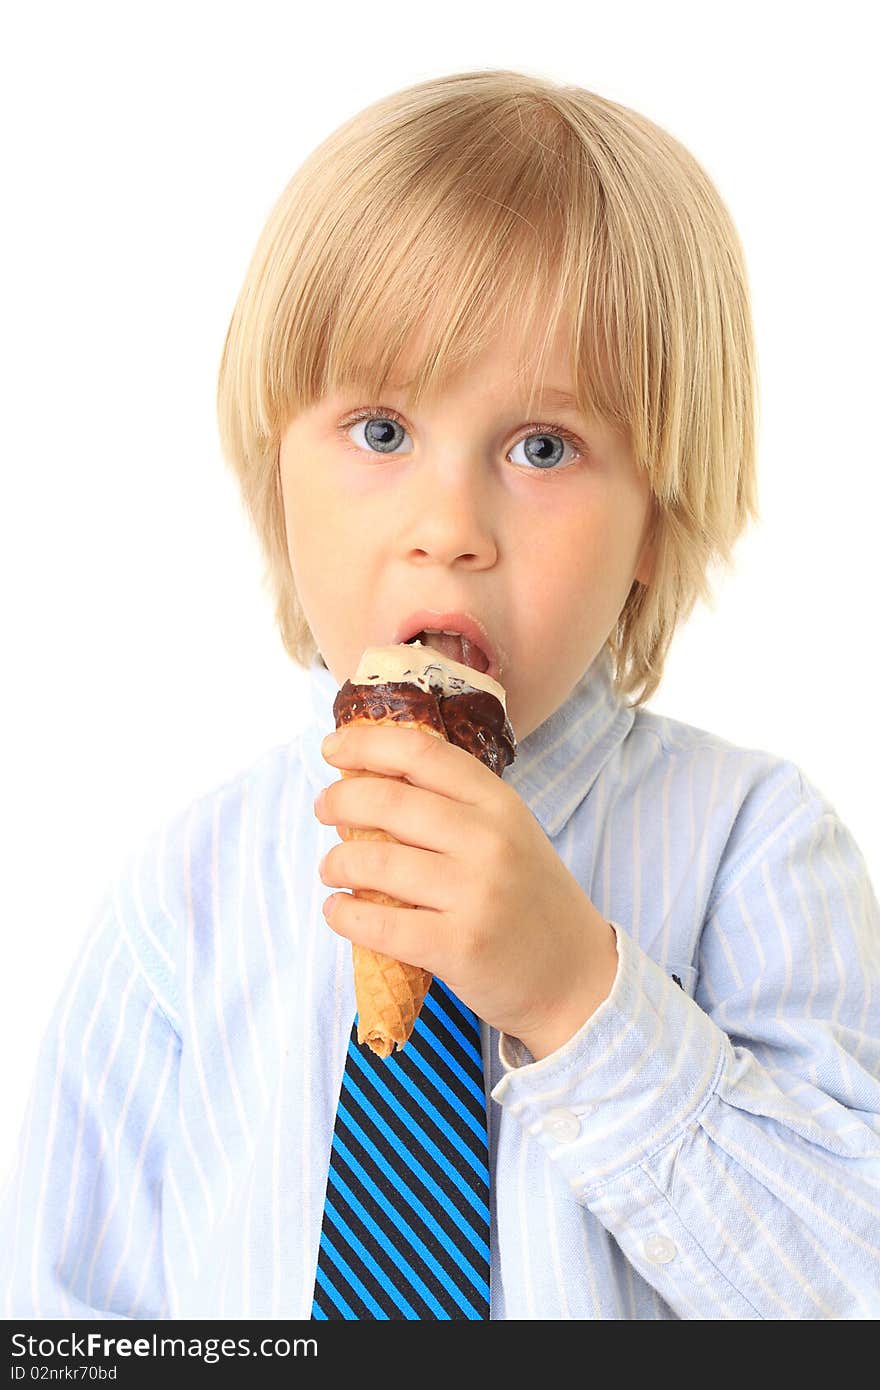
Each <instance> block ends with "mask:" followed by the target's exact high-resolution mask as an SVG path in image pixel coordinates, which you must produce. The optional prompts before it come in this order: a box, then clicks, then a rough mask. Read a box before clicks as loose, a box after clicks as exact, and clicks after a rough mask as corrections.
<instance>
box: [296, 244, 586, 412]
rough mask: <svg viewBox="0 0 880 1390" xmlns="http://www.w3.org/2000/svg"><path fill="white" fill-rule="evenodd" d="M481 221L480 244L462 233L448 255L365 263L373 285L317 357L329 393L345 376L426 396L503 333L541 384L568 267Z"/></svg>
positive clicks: (348, 381) (369, 389)
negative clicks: (493, 238) (503, 238)
mask: <svg viewBox="0 0 880 1390" xmlns="http://www.w3.org/2000/svg"><path fill="white" fill-rule="evenodd" d="M476 230H477V233H478V234H477V235H476V236H475V237H474V238H473V242H474V243H475V244H474V245H473V246H471V245H464V246H463V245H462V244H461V242H459V244H458V246H457V247H455V248H449V254H448V255H442V254H440V252H439V251H436V252H434V253H433V254H430V255H426V256H418V255H412V256H411V257H410V258H409V259H407V260H404V259H402V258H401V260H399V261H398V262H397V263H396V264H394V265H393V266H391V267H389V266H388V265H387V263H386V264H385V265H384V266H383V265H378V264H377V265H375V266H371V265H369V264H366V265H365V266H364V267H363V276H364V284H363V286H362V287H361V288H360V289H358V290H355V291H354V292H353V293H352V294H351V296H350V297H349V296H348V295H346V296H344V298H343V300H342V302H341V303H340V306H339V311H338V315H337V316H336V321H335V322H334V323H333V324H332V326H331V327H330V329H329V334H328V337H329V347H328V350H327V351H326V353H324V354H322V358H323V360H322V361H321V362H320V363H316V364H315V367H316V376H317V377H318V378H319V379H320V381H321V393H322V394H328V393H330V392H332V391H335V390H338V389H339V387H340V386H342V385H343V384H345V385H348V386H351V387H354V388H355V389H356V390H358V391H359V392H363V393H364V394H365V396H367V397H371V398H372V399H373V400H374V401H379V400H381V397H382V393H383V390H384V389H385V387H393V388H394V389H395V390H399V391H404V392H405V394H406V395H407V397H408V398H409V399H410V401H411V402H412V404H413V405H418V403H419V402H420V401H422V400H424V399H426V398H429V397H431V396H432V395H435V394H437V393H439V392H442V391H443V390H444V389H445V388H446V387H447V386H448V385H449V384H450V383H451V381H452V380H453V379H454V378H455V377H456V376H457V375H458V374H459V373H461V372H463V371H466V370H467V369H468V368H469V367H470V366H471V365H472V364H473V362H474V360H475V359H476V358H478V357H479V355H480V354H481V352H482V351H483V350H484V349H485V348H486V347H488V345H489V344H490V343H491V342H493V341H495V339H496V338H498V337H501V338H503V339H504V340H505V341H507V342H510V343H512V344H513V346H514V350H515V351H517V352H518V355H519V359H520V361H521V367H520V375H521V377H522V379H523V381H525V382H526V384H527V386H528V389H529V390H530V392H531V393H532V394H534V393H535V392H536V391H537V390H538V388H539V386H540V379H541V377H542V374H543V369H544V368H543V363H544V356H545V354H546V352H547V350H548V349H549V346H550V344H551V343H552V341H553V338H554V336H555V333H556V329H557V325H558V322H559V319H560V316H561V315H562V313H563V306H564V305H565V303H566V293H565V286H564V284H563V283H562V279H563V277H562V274H561V266H560V264H559V263H558V262H557V264H556V266H552V265H548V264H547V263H546V261H542V258H541V256H540V254H539V253H536V252H535V251H534V250H532V253H531V255H528V254H525V255H524V254H523V250H522V249H519V250H518V251H515V250H514V249H513V246H512V243H511V242H510V241H508V243H507V245H506V246H505V245H493V244H492V243H491V242H490V241H488V240H487V239H484V238H483V237H482V236H480V235H479V230H478V229H476ZM518 384H519V383H518Z"/></svg>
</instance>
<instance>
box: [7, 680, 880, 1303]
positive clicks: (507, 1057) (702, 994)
mask: <svg viewBox="0 0 880 1390" xmlns="http://www.w3.org/2000/svg"><path fill="white" fill-rule="evenodd" d="M309 689H310V692H311V709H310V713H309V718H308V722H307V724H306V725H305V726H304V727H303V730H302V732H301V733H299V734H297V735H296V737H295V738H293V740H292V741H291V742H290V743H286V744H284V745H281V746H278V747H276V748H273V749H271V750H270V751H269V752H267V753H265V754H264V755H263V756H262V757H261V758H260V759H259V760H258V761H257V762H256V763H255V764H254V765H253V766H252V767H250V768H248V769H247V770H246V771H244V772H242V773H241V774H240V775H238V776H236V777H234V778H232V779H231V780H229V781H228V782H226V783H224V784H223V785H222V786H219V787H217V788H216V789H215V790H212V791H210V792H208V793H207V794H206V795H204V796H202V797H200V798H198V799H197V800H195V801H194V802H193V803H192V804H191V805H190V806H188V807H187V808H186V809H185V810H184V811H182V812H181V813H179V814H177V815H175V816H173V817H170V818H169V819H168V821H167V822H166V823H165V824H164V825H162V826H161V827H160V828H159V829H158V830H157V831H155V833H153V834H152V835H150V836H148V837H146V838H145V840H144V843H143V844H142V845H140V846H138V848H137V850H136V852H133V853H132V854H131V856H130V859H129V862H127V863H126V865H125V867H124V868H123V869H122V870H121V872H120V873H119V875H118V876H117V877H116V881H115V882H114V883H113V885H112V887H111V888H110V889H109V891H108V892H107V895H106V901H105V902H104V904H103V907H102V910H101V911H100V912H98V913H97V914H96V918H95V920H94V922H93V923H92V924H91V925H90V927H89V930H88V933H87V935H86V937H85V940H84V944H83V946H82V948H81V949H80V951H79V953H78V955H77V958H76V959H75V961H74V962H73V965H72V967H71V969H70V973H69V976H68V978H67V981H66V983H65V985H64V988H63V990H62V992H61V995H60V998H59V999H58V1001H57V1003H56V1005H55V1008H54V1012H53V1015H52V1019H51V1023H50V1026H49V1028H48V1030H47V1032H46V1035H45V1037H44V1039H43V1041H42V1045H41V1049H40V1054H39V1061H38V1065H37V1069H36V1074H35V1076H34V1080H33V1085H32V1090H31V1094H30V1100H29V1104H28V1109H27V1111H26V1114H25V1116H24V1118H23V1121H22V1127H21V1135H20V1141H19V1148H18V1157H17V1164H16V1166H15V1168H14V1169H13V1172H12V1174H11V1177H10V1179H9V1181H8V1185H7V1187H6V1190H5V1192H4V1194H3V1201H2V1210H0V1291H2V1301H0V1308H2V1311H3V1314H4V1316H5V1317H6V1318H17V1317H22V1318H30V1317H36V1318H99V1317H100V1318H109V1317H115V1318H200V1317H204V1318H308V1317H309V1314H310V1311H311V1302H312V1288H313V1283H314V1276H315V1264H316V1260H317V1252H318V1241H319V1236H320V1230H321V1216H322V1209H323V1199H324V1189H325V1182H326V1176H327V1165H328V1158H329V1153H330V1143H331V1138H332V1133H333V1122H334V1116H335V1110H336V1100H337V1095H338V1092H339V1087H340V1080H341V1076H342V1069H343V1065H344V1060H345V1053H346V1047H347V1043H348V1037H349V1031H350V1028H351V1023H352V1019H353V1017H354V1013H355V998H354V986H353V980H352V971H351V947H350V943H349V942H348V941H347V940H346V939H345V938H343V937H339V936H337V935H336V934H335V933H334V932H332V931H331V930H330V928H329V927H328V926H327V924H326V922H325V920H324V917H323V915H322V912H321V905H322V903H323V901H324V899H325V898H326V897H327V896H328V893H329V891H330V890H329V889H328V888H327V887H326V886H325V885H324V884H323V883H322V882H321V880H320V878H319V877H318V861H319V860H320V858H321V857H322V855H323V854H324V853H325V852H326V851H327V850H328V849H330V847H331V846H332V845H334V844H337V843H338V842H339V840H338V834H337V831H336V829H335V827H334V826H323V825H321V824H320V823H319V822H318V821H317V820H316V818H315V816H314V813H313V800H314V797H315V795H316V794H317V792H318V790H319V789H320V788H321V787H323V786H325V785H326V784H327V783H328V782H330V781H331V780H333V778H334V777H335V776H336V775H338V774H337V773H336V771H335V770H334V769H333V768H332V767H331V766H330V765H329V764H328V763H326V762H325V761H324V759H323V758H322V756H321V752H320V742H321V738H322V737H323V735H324V734H326V733H327V732H329V731H330V730H331V729H332V728H333V726H334V719H333V714H332V704H333V699H334V697H335V695H336V691H337V686H336V682H335V680H334V678H333V676H332V675H331V674H330V672H329V671H327V670H325V669H324V668H323V667H320V666H315V667H313V668H312V669H311V671H310V673H309ZM504 778H505V781H507V782H509V783H510V784H511V785H512V786H513V787H515V788H516V790H517V792H518V793H519V795H520V796H521V797H522V798H523V800H524V801H525V802H526V804H527V805H528V806H529V808H530V810H531V811H532V813H533V814H534V816H535V817H536V819H537V820H538V822H539V824H540V825H541V827H542V829H543V830H544V831H545V833H546V834H547V835H548V836H549V837H550V840H551V841H552V844H553V846H554V848H555V850H556V851H557V853H558V854H559V855H560V857H561V858H562V860H563V861H564V863H565V864H566V865H567V866H568V868H569V870H570V871H571V872H572V873H573V874H574V876H575V877H576V878H577V880H578V882H579V883H580V884H581V885H582V887H583V889H584V891H585V892H586V893H587V894H588V896H589V897H590V898H591V900H592V901H593V902H594V903H595V904H596V906H597V907H598V908H599V910H600V911H601V913H602V914H603V916H604V917H606V918H607V919H608V921H609V922H610V923H611V924H612V925H613V927H614V928H615V934H616V940H617V951H618V969H617V975H616V978H615V981H614V985H613V988H612V990H611V993H610V995H609V996H608V998H607V999H606V1000H605V1001H604V1002H603V1003H602V1004H601V1005H600V1007H599V1008H598V1009H597V1010H596V1012H595V1013H594V1014H593V1015H592V1017H591V1018H589V1019H588V1020H587V1021H586V1022H585V1024H584V1026H583V1027H582V1028H581V1029H580V1030H579V1031H578V1032H577V1033H576V1034H575V1035H574V1036H573V1037H572V1038H571V1039H569V1041H568V1042H567V1043H566V1044H565V1045H564V1046H562V1047H560V1048H559V1049H558V1050H557V1051H556V1052H554V1053H552V1054H551V1055H550V1056H548V1057H545V1058H544V1059H543V1060H541V1061H538V1062H536V1061H534V1059H533V1058H532V1056H531V1054H530V1053H529V1052H528V1051H527V1050H526V1049H525V1048H524V1047H523V1046H522V1044H521V1043H519V1042H518V1041H517V1040H516V1039H513V1038H509V1037H506V1036H504V1035H501V1036H499V1034H498V1032H497V1031H496V1030H495V1029H492V1028H487V1027H486V1026H485V1025H484V1027H483V1056H484V1062H485V1067H486V1087H487V1107H488V1114H489V1153H490V1169H491V1184H492V1199H491V1215H492V1226H491V1246H492V1266H491V1316H492V1318H496V1319H499V1318H517V1319H567V1318H585V1319H586V1318H617V1319H630V1318H634V1319H642V1318H707V1319H716V1318H722V1319H743V1318H771V1319H788V1318H862V1319H867V1318H876V1317H878V1316H880V910H878V904H877V898H876V896H875V893H874V890H873V888H872V885H871V882H870V879H869V875H868V872H867V868H866V866H865V862H864V859H863V857H862V855H861V853H860V851H859V849H858V847H857V845H856V844H855V842H854V841H853V838H852V836H851V834H850V833H849V831H848V830H847V829H846V827H845V826H844V825H843V824H842V823H841V821H840V819H839V817H838V816H837V814H836V813H835V811H834V809H833V808H832V807H831V806H830V805H829V803H828V802H827V801H826V800H825V798H824V797H823V795H822V794H821V793H820V792H819V791H818V790H817V789H816V788H815V787H814V786H812V785H811V784H810V783H809V782H808V780H807V779H806V778H805V777H804V776H803V774H802V773H801V772H800V771H799V769H798V768H797V767H796V766H795V765H794V764H793V763H791V762H788V761H786V760H784V759H781V758H778V757H775V756H773V755H771V754H769V753H766V752H761V751H756V750H752V749H745V748H739V747H736V746H734V745H732V744H730V743H728V742H726V741H725V740H724V739H722V738H719V737H717V736H716V735H714V734H711V733H707V732H706V731H704V730H702V729H697V728H694V727H692V726H690V725H687V724H683V723H680V722H677V721H675V720H673V719H668V718H664V717H661V716H659V715H657V714H654V713H652V712H651V711H650V710H648V709H645V708H641V709H639V710H632V709H628V708H627V707H626V705H625V704H624V703H622V702H618V701H617V700H615V698H614V695H613V690H612V686H611V672H610V667H609V665H608V659H607V656H606V655H605V654H604V653H603V654H601V655H600V657H598V658H597V660H596V661H595V662H594V663H593V665H592V667H591V668H590V669H589V670H588V671H587V672H586V673H585V675H584V677H583V678H582V680H581V681H580V682H579V684H578V685H577V686H576V688H575V689H574V690H573V692H572V694H571V696H570V697H569V699H568V700H567V701H566V702H565V704H564V705H563V706H562V707H561V708H560V709H559V710H557V711H556V713H555V714H553V715H552V716H551V717H550V718H549V719H547V720H546V721H545V723H544V724H542V725H541V726H540V728H538V729H536V730H535V732H534V733H532V734H531V735H530V736H529V737H528V738H527V739H524V740H523V741H522V743H521V744H520V746H519V749H518V755H517V758H516V761H515V763H514V764H513V766H512V767H510V768H508V769H507V771H506V772H505V774H504ZM674 975H676V976H678V978H679V980H680V981H681V986H682V987H679V985H678V983H677V982H676V981H675V980H674V979H673V976H674Z"/></svg>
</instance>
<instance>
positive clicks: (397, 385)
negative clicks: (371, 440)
mask: <svg viewBox="0 0 880 1390" xmlns="http://www.w3.org/2000/svg"><path fill="white" fill-rule="evenodd" d="M439 342H442V338H440V339H438V338H437V336H436V333H434V334H432V331H431V328H430V327H428V326H426V325H422V326H420V328H419V329H418V331H417V332H416V333H415V334H414V335H413V336H412V338H411V340H410V342H409V343H407V345H406V347H405V348H404V350H403V352H401V354H400V355H399V357H398V359H397V361H396V362H395V363H394V364H393V366H392V368H391V370H390V372H389V374H388V377H387V379H386V383H385V384H386V385H388V386H389V387H391V388H392V389H394V390H397V391H399V392H400V393H401V394H403V395H409V394H410V393H411V391H412V389H413V387H414V385H415V383H416V381H417V379H418V377H419V375H420V373H422V374H423V373H424V368H425V365H426V363H427V362H428V361H429V360H430V358H431V356H435V355H436V353H437V345H438V343H439ZM573 366H574V364H573V363H572V360H571V353H570V327H569V324H568V323H567V322H565V321H564V320H562V321H560V322H558V323H556V324H555V325H554V324H552V323H549V322H544V323H541V322H540V321H538V323H537V324H534V323H531V324H529V323H525V324H523V323H517V324H512V325H506V326H504V327H502V328H501V329H498V330H496V331H495V332H494V333H491V334H487V335H486V336H485V337H484V338H483V339H482V340H481V341H478V342H476V343H473V344H471V345H469V350H468V351H467V352H466V353H465V355H464V356H463V357H461V358H460V359H457V360H452V361H450V362H449V363H448V364H447V365H446V370H444V371H442V372H441V373H440V374H439V375H438V377H437V378H436V386H435V389H436V391H438V392H440V391H455V390H460V389H463V388H468V389H473V388H474V386H475V385H477V386H478V387H479V389H480V390H481V391H484V392H486V393H488V394H492V393H496V392H497V393H498V394H503V395H506V396H510V395H513V396H515V397H518V398H519V397H526V396H528V394H529V393H530V391H534V392H535V393H536V394H538V395H540V397H541V398H542V399H543V400H545V401H546V402H547V404H550V405H558V406H560V407H563V406H574V405H576V403H577V387H576V378H575V374H574V369H573Z"/></svg>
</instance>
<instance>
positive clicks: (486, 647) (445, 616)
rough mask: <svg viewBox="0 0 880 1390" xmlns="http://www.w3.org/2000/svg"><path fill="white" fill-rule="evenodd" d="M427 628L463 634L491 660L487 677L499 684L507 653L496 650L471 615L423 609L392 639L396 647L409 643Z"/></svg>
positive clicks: (411, 617) (413, 614)
mask: <svg viewBox="0 0 880 1390" xmlns="http://www.w3.org/2000/svg"><path fill="white" fill-rule="evenodd" d="M426 627H427V628H431V629H433V631H435V632H443V631H444V630H446V631H450V632H460V633H461V634H462V636H463V637H467V638H468V640H469V641H471V642H474V643H475V644H476V645H477V646H478V647H479V648H480V649H481V651H483V652H484V653H485V655H486V657H487V658H488V661H489V669H488V671H486V672H485V674H486V675H487V676H491V677H492V679H493V680H496V681H499V682H500V680H501V673H502V671H503V670H504V665H505V661H506V658H505V657H504V653H503V652H502V651H500V650H499V649H498V648H496V646H495V645H494V643H493V642H492V639H491V637H490V636H489V634H488V632H487V631H486V629H485V628H484V627H483V624H482V623H481V622H480V620H479V619H478V618H475V617H474V616H473V614H472V613H438V612H436V610H435V609H433V608H420V609H419V611H418V612H417V613H411V614H410V615H409V617H408V618H404V620H403V622H402V623H401V624H400V626H399V627H398V629H397V632H396V633H395V635H394V638H393V639H392V640H393V642H394V645H395V646H397V645H398V644H399V643H401V642H406V641H408V640H409V638H410V637H415V635H416V633H417V632H421V631H422V629H423V628H426Z"/></svg>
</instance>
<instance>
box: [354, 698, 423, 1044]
mask: <svg viewBox="0 0 880 1390" xmlns="http://www.w3.org/2000/svg"><path fill="white" fill-rule="evenodd" d="M349 723H350V724H354V723H369V724H371V725H372V726H373V727H375V725H376V724H377V723H378V724H392V723H393V724H394V726H395V728H398V729H401V728H403V729H424V730H425V731H426V732H427V733H431V734H434V736H435V737H436V738H442V737H443V735H442V734H440V733H438V732H437V730H436V729H432V728H430V727H429V726H428V725H427V724H424V723H422V722H421V721H418V720H412V721H401V720H399V719H396V720H392V719H384V720H383V719H380V720H375V719H370V720H350V721H349ZM346 727H348V726H346ZM382 775H383V774H382V773H376V772H371V773H365V772H361V771H356V772H355V771H350V770H347V769H343V771H342V776H343V777H366V776H370V777H378V776H382ZM339 836H340V839H342V840H390V841H391V842H392V843H393V844H399V843H400V841H399V840H397V839H395V837H394V836H393V835H389V834H388V833H387V831H385V830H374V829H370V828H367V827H366V826H360V825H341V826H340V827H339ZM352 896H353V897H355V898H363V899H365V900H366V901H368V902H372V903H385V904H387V905H388V906H389V907H410V906H411V904H410V903H402V902H400V901H399V899H397V898H391V897H389V896H388V894H387V893H380V892H378V891H376V890H375V889H373V888H355V889H353V890H352ZM351 958H352V965H353V967H354V992H355V999H356V1001H357V1011H358V1042H359V1043H366V1044H367V1046H368V1047H369V1048H371V1049H372V1051H373V1052H375V1053H376V1055H377V1056H379V1057H388V1056H389V1055H390V1053H391V1052H392V1051H393V1050H394V1047H395V1045H396V1046H397V1050H398V1052H399V1051H400V1050H401V1048H402V1047H403V1045H404V1044H405V1042H406V1040H407V1038H408V1037H409V1036H410V1034H411V1033H412V1030H413V1028H414V1027H415V1022H416V1019H417V1018H418V1016H419V1013H420V1011H421V1007H422V1004H423V1003H424V1001H425V995H426V994H427V993H428V990H429V989H430V988H431V980H432V979H433V976H432V975H431V973H430V971H428V970H423V969H422V968H421V966H418V965H407V964H406V962H405V961H401V960H395V959H394V957H393V956H386V955H384V954H383V953H382V952H381V951H371V950H369V949H368V948H367V947H366V946H358V945H357V944H356V943H355V942H352V945H351Z"/></svg>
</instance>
